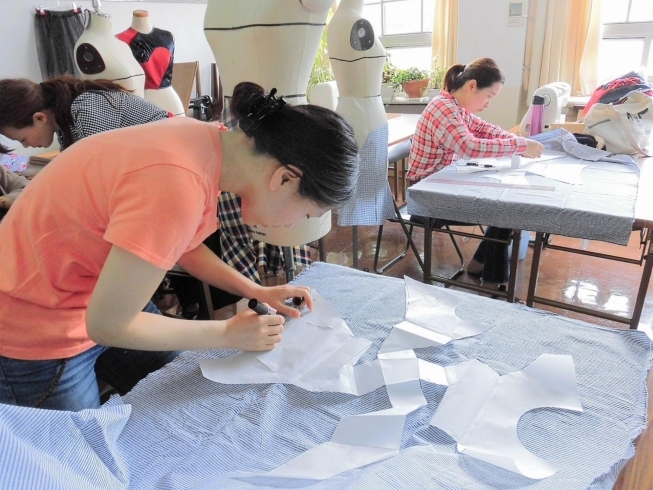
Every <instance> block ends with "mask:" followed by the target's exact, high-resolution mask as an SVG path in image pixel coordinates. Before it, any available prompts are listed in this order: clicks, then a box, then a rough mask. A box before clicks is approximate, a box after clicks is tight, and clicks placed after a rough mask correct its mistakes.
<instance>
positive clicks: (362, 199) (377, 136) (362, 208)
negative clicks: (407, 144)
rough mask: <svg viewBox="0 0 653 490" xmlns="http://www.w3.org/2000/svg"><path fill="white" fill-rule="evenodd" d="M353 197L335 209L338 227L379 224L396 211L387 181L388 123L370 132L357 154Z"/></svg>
mask: <svg viewBox="0 0 653 490" xmlns="http://www.w3.org/2000/svg"><path fill="white" fill-rule="evenodd" d="M358 162H359V168H360V173H359V176H358V187H357V189H356V196H355V197H354V198H353V199H352V200H351V201H350V202H349V203H347V205H345V206H343V207H342V208H340V209H338V226H366V225H367V226H373V225H375V226H378V225H382V224H383V223H384V222H385V220H386V219H388V218H392V217H393V216H394V214H395V210H394V206H393V204H392V192H391V191H390V184H389V183H388V178H387V176H388V125H387V124H384V125H383V126H381V127H380V128H378V129H375V130H374V131H372V132H371V133H370V134H369V135H368V136H367V139H366V140H365V144H364V145H363V148H361V150H360V151H359V153H358Z"/></svg>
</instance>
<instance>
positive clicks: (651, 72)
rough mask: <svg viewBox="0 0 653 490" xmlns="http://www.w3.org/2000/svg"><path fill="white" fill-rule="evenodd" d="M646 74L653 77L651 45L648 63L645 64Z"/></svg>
mask: <svg viewBox="0 0 653 490" xmlns="http://www.w3.org/2000/svg"><path fill="white" fill-rule="evenodd" d="M646 74H647V75H648V76H649V79H650V77H653V45H651V47H650V48H649V52H648V63H647V64H646Z"/></svg>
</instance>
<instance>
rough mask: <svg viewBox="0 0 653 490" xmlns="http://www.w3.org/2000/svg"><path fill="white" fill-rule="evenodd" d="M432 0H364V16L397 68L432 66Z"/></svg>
mask: <svg viewBox="0 0 653 490" xmlns="http://www.w3.org/2000/svg"><path fill="white" fill-rule="evenodd" d="M434 13H435V0H365V4H364V6H363V16H364V17H365V18H366V19H367V20H369V21H370V23H371V24H372V27H374V32H375V34H376V35H377V36H378V37H379V39H380V40H381V43H383V46H385V48H386V50H387V51H388V53H389V54H390V57H391V59H392V62H393V63H394V64H395V65H397V66H398V67H399V68H409V67H412V66H416V67H417V68H419V69H421V70H430V69H431V37H432V34H431V32H432V30H433V16H434Z"/></svg>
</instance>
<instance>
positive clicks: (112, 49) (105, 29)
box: [75, 0, 145, 97]
mask: <svg viewBox="0 0 653 490" xmlns="http://www.w3.org/2000/svg"><path fill="white" fill-rule="evenodd" d="M99 4H100V2H99V1H98V0H93V6H94V7H95V12H92V13H91V15H90V17H89V21H88V26H86V30H84V32H83V33H82V35H81V36H80V37H79V39H78V40H77V42H76V43H75V63H76V64H77V69H78V70H79V73H80V76H81V77H82V78H86V79H89V80H97V79H99V78H104V79H108V80H113V81H114V82H116V83H117V84H119V85H121V86H123V87H124V88H125V89H126V90H131V91H133V93H134V94H136V95H140V96H141V97H143V95H144V85H145V74H144V73H143V69H142V68H141V67H140V65H139V64H138V63H137V62H136V60H135V59H134V57H133V56H132V53H131V50H130V49H129V46H127V45H125V43H123V42H120V41H118V40H117V39H116V38H115V37H114V36H113V33H112V32H111V16H109V15H108V14H102V13H100V7H99Z"/></svg>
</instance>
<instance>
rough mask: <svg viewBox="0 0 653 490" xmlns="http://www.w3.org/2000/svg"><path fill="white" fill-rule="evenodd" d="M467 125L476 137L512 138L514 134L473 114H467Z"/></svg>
mask: <svg viewBox="0 0 653 490" xmlns="http://www.w3.org/2000/svg"><path fill="white" fill-rule="evenodd" d="M467 127H469V130H470V131H471V132H472V133H474V136H476V137H477V138H484V139H493V138H502V139H507V138H514V137H515V135H514V134H512V133H509V132H508V131H504V130H503V129H501V128H500V127H499V126H495V125H494V124H490V123H489V122H487V121H484V120H483V119H481V118H480V117H478V116H476V115H474V114H469V115H468V119H467Z"/></svg>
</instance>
